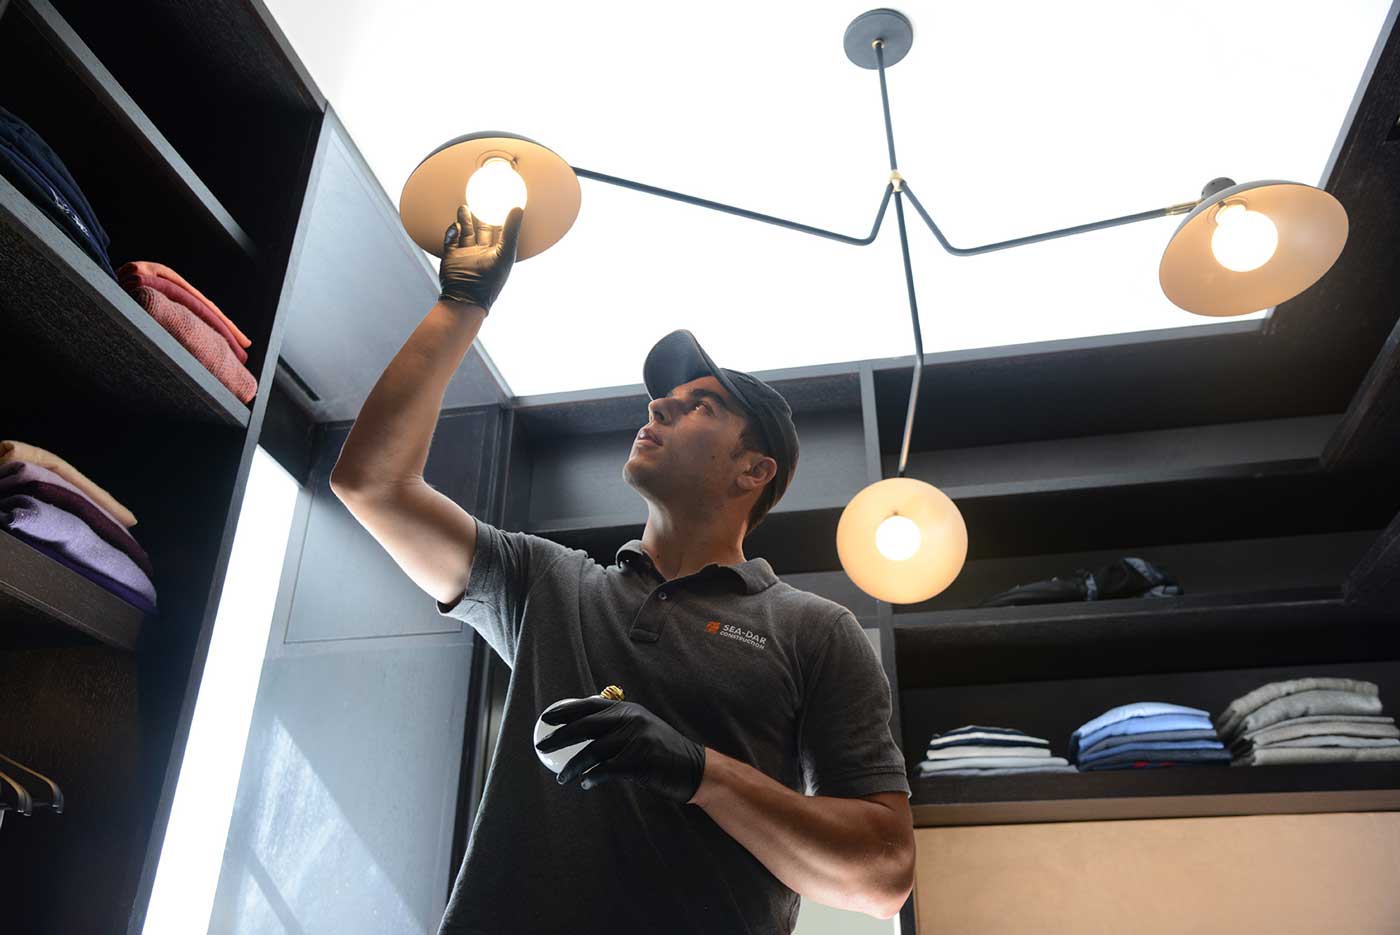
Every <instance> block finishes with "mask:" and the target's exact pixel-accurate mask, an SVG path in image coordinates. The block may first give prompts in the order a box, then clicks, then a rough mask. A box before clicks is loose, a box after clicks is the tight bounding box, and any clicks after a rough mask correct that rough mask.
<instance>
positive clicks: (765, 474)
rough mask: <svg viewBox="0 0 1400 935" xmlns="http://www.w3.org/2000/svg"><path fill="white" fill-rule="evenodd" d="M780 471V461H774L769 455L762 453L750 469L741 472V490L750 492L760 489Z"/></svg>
mask: <svg viewBox="0 0 1400 935" xmlns="http://www.w3.org/2000/svg"><path fill="white" fill-rule="evenodd" d="M777 473H778V462H776V461H773V459H771V458H769V456H767V455H760V456H759V458H757V459H756V461H755V462H753V463H752V465H749V469H748V470H745V472H743V473H742V474H739V481H738V483H739V490H742V491H745V493H748V491H750V490H759V488H760V487H763V484H766V483H769V481H770V480H773V479H774V477H776V476H777Z"/></svg>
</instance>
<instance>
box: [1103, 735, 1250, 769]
mask: <svg viewBox="0 0 1400 935" xmlns="http://www.w3.org/2000/svg"><path fill="white" fill-rule="evenodd" d="M1224 749H1225V745H1224V744H1223V743H1221V742H1220V741H1219V740H1147V741H1144V742H1142V743H1129V744H1124V745H1123V746H1121V747H1103V748H1100V749H1099V750H1097V751H1094V752H1089V753H1081V754H1080V755H1079V762H1080V763H1084V764H1088V763H1097V762H1098V761H1100V760H1106V759H1108V758H1109V757H1112V756H1127V755H1130V754H1132V755H1135V758H1136V759H1139V760H1170V759H1175V757H1174V756H1172V755H1168V754H1166V753H1164V752H1162V751H1179V750H1224Z"/></svg>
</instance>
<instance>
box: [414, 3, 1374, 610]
mask: <svg viewBox="0 0 1400 935" xmlns="http://www.w3.org/2000/svg"><path fill="white" fill-rule="evenodd" d="M913 41H914V27H913V25H912V24H911V23H910V22H909V19H908V17H906V16H905V15H904V14H903V13H900V12H899V11H897V10H890V9H877V10H870V11H869V12H866V13H862V14H861V15H860V16H858V17H856V18H855V19H854V20H852V21H851V24H850V25H849V26H848V27H846V33H845V36H844V37H843V40H842V46H843V48H844V49H845V53H846V57H847V58H848V59H849V60H850V61H851V62H852V63H853V64H855V65H857V66H858V67H860V68H865V69H869V70H872V71H876V72H878V74H879V78H880V103H881V106H882V108H883V110H884V118H885V142H886V144H887V146H888V149H889V162H890V170H889V176H888V179H887V181H886V183H885V187H884V193H883V195H882V196H881V199H880V205H879V208H878V209H877V211H876V213H875V222H874V224H872V225H871V228H870V233H869V234H867V235H866V236H864V237H856V236H853V235H849V234H840V233H836V232H834V231H829V230H823V229H821V228H818V227H812V226H810V225H807V224H800V223H798V222H796V221H789V220H785V219H783V218H778V217H773V216H772V215H768V214H760V213H759V212H757V211H749V210H747V209H745V208H739V207H736V206H734V205H728V204H724V203H722V202H718V201H710V200H708V199H705V198H697V197H695V196H693V195H686V194H682V193H681V192H675V191H670V190H668V189H664V188H657V187H656V186H653V185H645V184H643V183H641V182H634V181H631V180H629V179H623V178H618V177H617V176H612V175H605V174H603V173H601V172H594V171H591V170H588V169H582V168H579V167H577V166H570V165H569V164H568V163H566V162H565V161H564V160H563V159H561V158H560V157H559V156H558V155H556V154H555V153H553V152H552V151H550V150H549V149H546V148H545V147H543V146H541V145H540V144H538V143H536V142H534V141H532V140H528V139H525V138H524V137H521V136H516V135H514V134H510V133H500V132H487V133H472V134H468V135H466V136H461V137H457V138H456V139H454V140H450V141H448V142H446V143H444V144H443V145H441V146H439V147H438V148H437V149H435V150H433V152H431V153H429V154H428V156H427V157H426V158H425V159H424V160H423V161H422V162H421V163H420V164H419V165H418V167H417V168H416V169H414V171H413V173H412V174H411V175H410V176H409V178H408V181H407V182H406V183H405V184H404V189H403V194H402V196H401V197H400V199H399V214H400V216H401V217H402V218H403V223H404V227H405V228H406V229H407V231H408V233H409V236H411V237H412V238H413V240H414V242H415V243H417V244H418V245H419V246H421V247H422V248H423V249H424V250H427V251H428V252H429V253H432V254H433V255H435V256H441V255H442V237H443V232H444V231H445V230H446V229H447V227H448V225H450V224H451V223H452V222H453V220H454V219H455V218H456V216H457V208H458V206H459V205H461V204H462V203H463V201H464V200H465V201H466V203H467V205H468V207H469V208H470V209H471V210H472V212H473V214H476V215H477V217H478V218H479V219H480V220H481V221H482V222H483V223H486V224H499V223H500V221H499V220H493V218H497V217H500V218H504V211H505V210H509V207H511V206H513V205H515V204H528V206H529V207H528V208H527V210H526V211H525V217H524V220H523V224H522V227H521V234H520V247H519V251H518V253H517V257H516V258H517V259H525V258H527V257H530V256H534V255H535V254H537V253H539V252H540V251H542V250H544V249H546V248H548V247H550V246H552V245H553V244H554V243H555V242H556V241H558V240H559V238H561V237H563V236H564V234H565V233H567V232H568V230H569V227H570V226H571V225H572V224H573V222H574V218H575V217H577V216H578V209H579V186H578V179H579V178H585V179H590V180H593V181H596V182H603V183H605V184H608V185H615V186H618V187H621V188H627V189H631V190H632V191H636V192H641V193H643V194H647V195H656V196H659V197H661V198H668V199H671V200H673V201H679V202H682V203H684V204H689V205H695V206H697V207H701V208H709V209H711V210H714V211H722V212H724V213H726V214H732V215H735V216H737V217H742V218H747V219H749V220H751V221H760V222H762V223H765V224H773V225H775V226H778V227H783V228H787V229H788V230H793V231H797V232H799V233H803V234H811V235H813V236H817V237H824V238H826V239H828V240H835V241H838V242H840V243H846V244H851V245H853V246H866V245H868V244H870V243H873V242H874V240H875V238H876V236H877V235H878V234H879V232H880V227H881V225H882V224H883V222H884V218H885V211H886V209H887V208H888V207H889V203H890V201H891V200H893V201H894V207H895V217H896V220H897V221H898V224H899V243H900V249H901V251H902V253H903V260H904V280H905V286H906V288H907V290H908V294H909V314H910V318H911V319H912V322H913V330H914V373H913V379H912V382H911V384H910V387H909V407H908V411H907V413H906V416H905V421H904V439H903V442H902V443H901V445H900V451H899V464H898V468H897V470H896V475H895V476H894V477H890V478H886V479H884V480H881V481H878V482H876V483H874V484H871V485H869V486H868V487H866V488H865V489H864V490H861V491H860V492H859V493H857V494H856V495H855V496H854V497H853V498H852V499H851V501H850V502H849V503H848V504H847V506H846V508H845V510H844V511H843V512H842V514H841V519H840V521H839V522H838V524H837V529H836V548H837V554H838V555H839V557H840V560H841V565H842V567H843V568H844V569H845V570H846V573H847V574H848V575H849V576H850V578H851V580H852V581H854V582H855V584H856V585H857V586H858V587H859V588H860V589H861V590H863V591H865V592H866V593H867V594H870V595H871V596H872V597H875V598H877V599H878V600H883V601H889V602H891V603H897V604H911V603H918V602H920V601H925V600H928V599H929V598H931V597H933V596H934V595H936V594H938V593H939V592H940V591H942V590H943V589H944V588H946V587H947V586H948V585H949V584H951V583H952V582H953V580H954V579H955V578H956V577H957V575H958V572H959V571H960V570H961V568H962V565H963V562H964V561H965V559H966V557H967V547H968V539H967V526H966V524H965V523H964V522H963V518H962V514H961V513H960V512H959V511H958V508H957V505H956V504H954V503H953V501H952V500H951V499H950V498H949V497H948V496H947V495H946V494H944V493H943V492H942V491H940V490H939V489H938V488H936V487H934V486H933V485H931V484H928V483H925V482H923V481H920V480H916V479H914V478H909V477H905V476H904V473H905V468H906V467H907V464H908V458H909V441H910V436H911V435H912V433H913V429H914V413H915V411H916V407H917V405H918V398H919V384H920V382H921V380H922V377H923V366H924V349H923V338H922V335H921V332H920V328H919V309H918V303H917V301H916V299H915V294H914V272H913V266H912V264H911V263H910V260H909V238H908V232H907V231H906V229H905V219H904V200H905V199H906V198H907V199H908V201H909V204H910V205H911V206H912V207H913V208H914V211H915V212H916V213H917V214H918V215H919V217H920V218H921V219H922V220H923V222H924V224H925V225H926V226H927V227H928V229H929V230H930V231H931V232H932V233H933V236H934V238H935V239H936V240H937V241H938V243H939V245H940V246H942V247H943V249H944V250H945V251H947V252H948V253H950V254H952V255H954V256H977V255H979V254H982V253H991V252H993V251H996V250H1006V249H1009V248H1011V247H1023V246H1026V245H1028V244H1034V243H1039V242H1041V241H1045V240H1053V239H1057V238H1060V237H1069V236H1072V235H1074V234H1083V233H1087V232H1089V231H1096V230H1103V229H1105V228H1109V227H1118V226H1121V225H1124V224H1134V223H1137V222H1139V221H1148V220H1152V219H1154V218H1163V217H1173V216H1176V215H1186V217H1185V219H1184V220H1183V221H1182V223H1181V225H1180V226H1179V227H1178V228H1177V230H1176V233H1175V234H1174V235H1173V236H1172V238H1171V240H1170V241H1169V242H1168V244H1167V247H1166V251H1165V252H1164V253H1163V255H1162V261H1161V265H1160V267H1159V269H1158V278H1159V281H1160V284H1161V287H1162V291H1163V292H1164V293H1165V294H1166V296H1167V298H1168V299H1170V300H1171V301H1172V302H1173V303H1175V304H1176V305H1177V306H1178V307H1180V308H1182V309H1185V310H1186V311H1188V312H1193V313H1195V314H1197V315H1210V316H1228V315H1244V314H1248V313H1249V312H1254V311H1259V310H1261V309H1266V308H1271V307H1272V306H1274V305H1277V304H1279V303H1280V302H1283V301H1286V300H1287V299H1291V298H1293V297H1294V296H1296V295H1298V294H1299V293H1300V292H1302V291H1303V290H1305V289H1307V288H1308V287H1309V286H1311V285H1312V284H1313V283H1315V282H1317V280H1318V279H1319V278H1321V277H1322V275H1323V274H1324V273H1326V272H1327V270H1328V269H1330V268H1331V267H1332V264H1333V263H1335V262H1336V260H1337V257H1338V255H1340V253H1341V251H1342V247H1343V245H1344V244H1345V243H1346V238H1347V217H1346V211H1345V209H1343V207H1342V205H1341V204H1340V203H1339V202H1338V201H1337V199H1336V198H1334V197H1332V195H1330V194H1329V193H1327V192H1325V191H1322V190H1321V189H1318V188H1315V187H1314V186H1311V185H1303V184H1301V183H1298V182H1278V181H1266V182H1247V183H1244V184H1240V185H1237V184H1235V182H1234V181H1233V180H1231V179H1225V178H1220V179H1215V180H1213V181H1211V182H1210V183H1208V184H1207V185H1206V186H1205V188H1204V189H1203V190H1202V192H1201V198H1200V199H1199V200H1196V201H1187V202H1182V203H1180V204H1175V205H1168V206H1167V207H1164V208H1155V209H1153V210H1150V211H1142V212H1139V213H1137V214H1125V215H1122V216H1121V217H1116V218H1109V219H1107V220H1103V221H1093V222H1091V223H1088V224H1079V225H1076V226H1074V227H1066V228H1062V229H1060V230H1053V231H1046V232H1045V233H1041V234H1031V235H1029V236H1025V237H1017V238H1014V239H1011V240H1002V241H997V242H996V243H989V244H982V245H979V246H974V247H957V246H954V245H953V244H952V243H950V242H949V241H948V238H947V237H945V236H944V235H943V232H942V231H941V230H939V228H938V225H937V224H936V223H934V220H933V218H932V217H931V216H930V215H929V213H928V211H927V210H925V208H924V206H923V205H922V204H921V203H920V202H919V199H918V198H917V197H916V196H915V195H914V192H913V190H912V189H911V188H910V186H909V183H908V182H907V181H906V180H905V179H904V177H903V176H902V175H901V174H900V171H899V167H898V163H897V162H896V160H895V149H894V128H893V124H892V121H891V119H890V101H889V92H888V89H887V88H886V85H885V70H886V69H887V68H889V67H891V66H893V65H894V64H896V63H897V62H899V61H900V60H901V59H902V58H904V56H905V55H907V54H908V52H909V50H910V48H911V47H912V45H913ZM474 178H475V179H476V183H475V184H473V181H472V180H473V179H474ZM478 199H482V200H483V201H481V202H479V200H478ZM484 201H491V202H494V204H486V203H484ZM501 205H505V206H506V207H505V208H504V209H502V207H501ZM478 210H479V211H480V212H481V213H479V214H478Z"/></svg>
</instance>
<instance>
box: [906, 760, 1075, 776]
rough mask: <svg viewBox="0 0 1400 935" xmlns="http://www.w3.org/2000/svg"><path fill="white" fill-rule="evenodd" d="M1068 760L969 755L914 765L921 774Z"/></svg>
mask: <svg viewBox="0 0 1400 935" xmlns="http://www.w3.org/2000/svg"><path fill="white" fill-rule="evenodd" d="M1068 765H1069V761H1068V760H1066V759H1065V758H1064V757H1062V756H1048V757H1036V758H1035V759H1030V758H1029V757H1023V756H969V757H966V758H959V759H954V760H924V761H923V762H922V763H920V764H919V765H917V766H915V767H914V770H915V772H917V773H918V774H919V775H921V776H926V775H928V774H930V773H940V772H943V771H944V770H950V769H991V768H994V767H1012V768H1016V767H1020V768H1024V769H1026V770H1035V769H1037V768H1039V767H1042V766H1068Z"/></svg>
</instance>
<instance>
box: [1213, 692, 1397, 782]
mask: <svg viewBox="0 0 1400 935" xmlns="http://www.w3.org/2000/svg"><path fill="white" fill-rule="evenodd" d="M1216 723H1217V725H1218V726H1219V728H1220V736H1222V737H1224V738H1225V739H1226V741H1228V742H1229V744H1230V749H1231V751H1232V752H1233V753H1234V755H1235V760H1234V765H1235V766H1271V765H1276V764H1284V763H1342V762H1368V761H1389V760H1400V730H1397V729H1396V726H1395V718H1394V717H1387V716H1385V715H1383V714H1382V712H1381V699H1380V689H1379V688H1378V687H1377V686H1376V683H1375V682H1365V681H1359V680H1357V679H1344V678H1324V677H1313V678H1301V679H1288V680H1286V681H1282V682H1270V683H1268V684H1267V685H1261V686H1260V687H1258V688H1256V689H1254V691H1252V692H1249V693H1248V694H1246V695H1242V696H1240V697H1239V698H1236V699H1235V700H1234V701H1232V702H1230V705H1229V707H1227V708H1226V709H1225V710H1224V711H1223V712H1221V714H1220V718H1219V719H1218V720H1217V722H1216Z"/></svg>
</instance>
